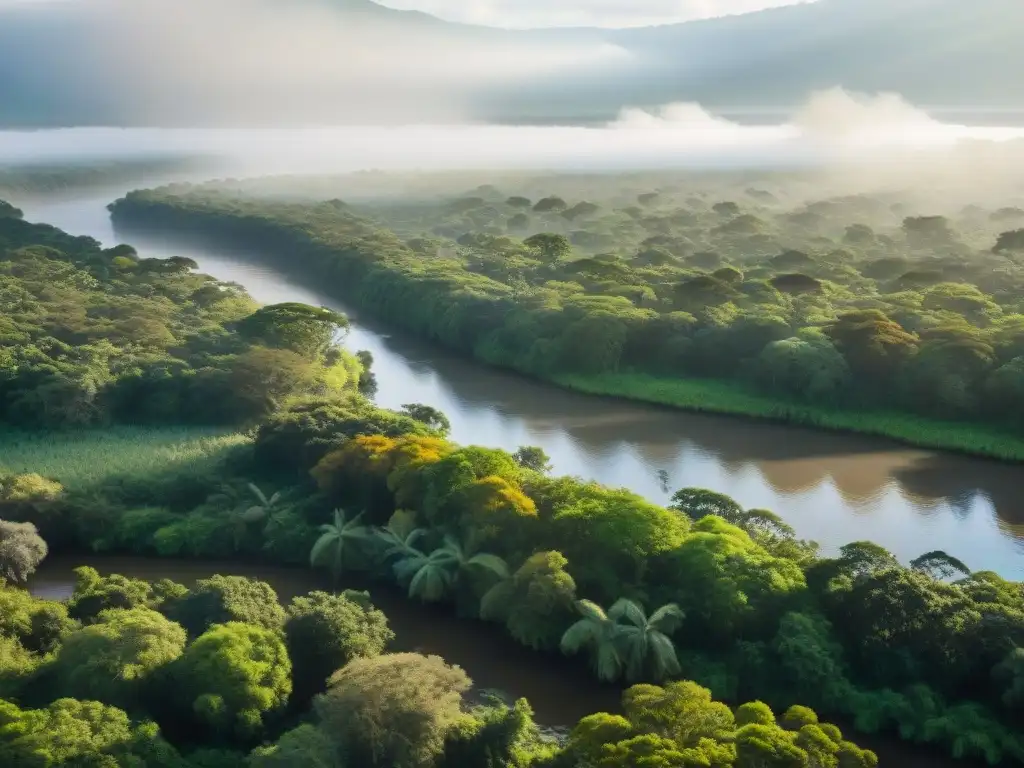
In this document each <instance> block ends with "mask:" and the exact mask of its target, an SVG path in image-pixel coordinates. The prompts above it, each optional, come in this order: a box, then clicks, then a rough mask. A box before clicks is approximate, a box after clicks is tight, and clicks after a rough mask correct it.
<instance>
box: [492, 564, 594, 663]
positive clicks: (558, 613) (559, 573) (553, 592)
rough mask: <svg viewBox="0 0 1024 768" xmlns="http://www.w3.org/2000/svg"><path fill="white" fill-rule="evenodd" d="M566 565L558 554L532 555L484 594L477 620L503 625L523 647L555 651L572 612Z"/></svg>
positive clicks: (573, 589)
mask: <svg viewBox="0 0 1024 768" xmlns="http://www.w3.org/2000/svg"><path fill="white" fill-rule="evenodd" d="M567 564H568V561H567V560H566V559H565V557H564V556H563V555H562V553H561V552H537V553H536V554H533V555H531V556H530V557H528V558H527V559H526V562H524V563H523V564H522V565H521V566H520V567H519V569H518V570H517V571H516V572H515V573H514V574H512V576H511V577H510V578H508V579H502V580H500V581H498V583H496V584H495V585H494V586H493V587H492V588H491V589H489V590H488V591H487V593H486V594H485V595H484V596H483V599H482V600H481V603H480V616H481V617H482V618H484V619H488V620H491V621H501V622H504V623H505V626H506V627H507V628H508V631H509V633H510V634H511V635H512V637H514V638H515V639H516V640H518V641H519V642H520V643H522V644H523V645H527V646H529V647H531V648H535V649H538V650H540V649H545V650H547V649H553V648H557V647H558V643H559V640H560V638H561V636H562V633H563V628H564V627H565V626H566V625H567V624H568V623H569V621H571V619H572V616H573V613H574V609H575V600H576V582H574V581H573V578H572V576H570V575H569V574H568V573H567V572H566V570H565V566H566V565H567Z"/></svg>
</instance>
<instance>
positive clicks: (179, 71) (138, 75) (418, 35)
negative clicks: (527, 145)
mask: <svg viewBox="0 0 1024 768" xmlns="http://www.w3.org/2000/svg"><path fill="white" fill-rule="evenodd" d="M0 2H3V0H0ZM31 4H34V5H39V6H40V7H42V6H46V5H49V4H48V3H42V2H41V1H40V0H35V2H33V3H31ZM193 11H194V12H193ZM48 12H49V13H51V14H52V16H53V17H57V16H58V15H59V16H61V17H62V18H68V19H71V18H74V19H77V20H78V21H77V23H78V25H79V26H77V27H75V30H76V31H75V33H74V34H73V35H72V39H71V40H70V41H68V42H69V45H68V46H67V47H64V46H59V47H60V48H61V51H62V53H64V54H65V55H66V57H69V58H70V57H72V56H77V57H78V58H77V59H76V61H78V62H80V63H79V64H77V65H74V66H73V67H72V72H71V73H70V74H74V75H77V74H79V73H83V74H82V76H83V79H84V83H83V87H82V88H80V89H79V90H81V91H82V92H88V91H90V90H92V91H97V92H102V93H106V94H113V95H114V96H115V97H116V98H119V99H121V100H122V101H123V102H124V103H128V104H130V105H131V107H130V108H131V110H132V112H133V114H142V115H143V119H144V120H147V121H151V122H159V123H166V121H167V120H168V116H174V115H175V114H178V115H186V113H189V112H191V113H193V114H200V113H201V114H212V115H214V116H215V118H214V119H215V121H216V122H218V123H233V124H236V125H238V124H247V123H250V122H253V121H259V122H263V123H265V122H267V121H268V119H271V118H274V117H276V118H277V119H278V120H280V119H281V117H282V116H284V117H287V116H294V117H295V120H296V121H298V122H310V121H315V122H319V123H326V122H347V121H349V120H351V119H353V118H356V117H358V118H359V119H361V120H363V121H367V120H375V121H384V122H386V121H389V120H408V119H415V120H449V121H450V120H457V119H459V118H460V117H464V116H466V114H467V113H468V112H469V111H470V110H469V107H468V106H467V103H468V102H469V101H470V100H471V98H472V94H474V93H477V92H480V91H482V90H486V89H491V90H494V89H496V88H502V87H512V88H514V87H516V86H518V85H519V84H520V83H522V82H525V81H526V80H529V79H531V78H533V79H543V78H545V77H547V76H550V75H553V74H556V73H557V74H558V75H560V76H565V75H569V76H571V75H572V74H573V73H574V72H577V73H591V72H600V71H602V68H603V67H605V66H606V65H607V66H608V67H611V66H614V65H616V64H617V63H621V62H622V61H623V60H624V59H626V58H628V54H627V53H626V52H625V51H624V50H623V49H621V48H618V47H617V46H614V45H611V44H609V43H605V42H603V41H599V40H591V41H586V42H583V41H581V42H574V41H560V40H551V41H549V40H543V41H539V42H534V41H532V40H531V39H527V38H520V37H513V36H510V35H507V34H504V33H500V32H496V31H495V32H491V33H481V34H474V35H466V34H461V33H460V31H459V30H458V29H454V30H453V29H451V28H450V27H447V26H445V25H433V24H430V23H422V24H421V23H417V21H416V20H414V19H413V20H406V19H404V18H402V19H398V20H395V19H393V18H392V16H391V15H390V14H379V15H378V14H367V15H356V16H342V15H339V14H338V13H337V9H336V6H332V3H330V2H326V1H325V2H287V3H285V2H279V0H216V2H210V3H203V4H201V5H200V4H198V3H197V4H196V8H195V9H190V12H188V13H184V12H183V11H182V5H181V2H180V0H145V1H144V2H140V1H139V0H68V2H67V4H66V5H64V6H62V7H59V8H56V7H53V6H51V9H50V10H49V11H48ZM76 47H77V49H78V50H77V51H75V50H74V49H75V48H76ZM268 116H269V117H268ZM188 120H189V118H188V117H187V116H185V117H184V118H183V119H182V120H181V122H187V121H188Z"/></svg>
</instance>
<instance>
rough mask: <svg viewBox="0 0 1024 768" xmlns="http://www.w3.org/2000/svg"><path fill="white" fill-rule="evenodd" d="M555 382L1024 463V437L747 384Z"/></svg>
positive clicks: (599, 378)
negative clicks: (840, 405)
mask: <svg viewBox="0 0 1024 768" xmlns="http://www.w3.org/2000/svg"><path fill="white" fill-rule="evenodd" d="M552 381H554V382H555V383H556V384H559V385H561V386H563V387H567V388H569V389H573V390H576V391H578V392H584V393H587V394H592V395H609V396H612V397H621V398H625V399H628V400H636V401H640V402H645V403H657V404H659V405H669V406H673V407H676V408H682V409H685V410H688V411H700V412H706V413H726V414H734V415H738V416H752V417H756V418H763V419H772V420H775V421H784V422H788V423H791V424H800V425H804V426H812V427H821V428H824V429H832V430H837V431H845V432H858V433H861V434H865V435H879V436H882V437H888V438H891V439H893V440H898V441H899V442H902V443H907V444H909V445H915V446H919V447H922V448H938V449H942V450H948V451H957V452H961V453H971V454H977V455H981V456H989V457H992V458H997V459H1004V460H1008V461H1024V438H1020V437H1016V436H1014V435H1009V434H1006V433H1004V432H1000V431H998V430H996V429H993V428H992V427H989V426H984V425H978V424H969V423H964V422H957V421H939V420H936V419H926V418H923V417H920V416H914V415H910V414H905V413H895V412H891V411H853V410H840V409H836V408H828V407H824V406H814V405H805V404H798V403H792V402H787V401H785V400H780V399H778V398H773V397H770V396H766V395H761V394H757V393H754V392H751V391H750V390H748V389H746V388H745V387H743V385H742V384H738V383H733V382H727V381H717V380H707V379H675V378H661V377H658V376H649V375H647V374H640V373H608V374H598V375H579V374H564V375H559V376H555V377H553V378H552Z"/></svg>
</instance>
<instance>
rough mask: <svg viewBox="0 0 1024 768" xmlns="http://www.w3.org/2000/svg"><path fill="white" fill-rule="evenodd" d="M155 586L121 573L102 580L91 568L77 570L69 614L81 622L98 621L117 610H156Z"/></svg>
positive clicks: (82, 567)
mask: <svg viewBox="0 0 1024 768" xmlns="http://www.w3.org/2000/svg"><path fill="white" fill-rule="evenodd" d="M158 604H159V600H158V598H157V595H156V593H155V592H154V591H153V585H152V584H150V583H149V582H148V581H144V580H143V579H131V578H128V577H125V576H122V575H121V574H119V573H113V574H110V575H109V576H101V575H100V574H99V571H97V570H96V569H95V568H92V567H90V566H80V567H78V568H75V589H74V592H72V594H71V599H70V600H69V601H68V613H69V615H70V616H71V618H73V619H78V620H79V621H84V622H91V621H94V620H95V619H96V618H97V617H98V616H99V615H100V613H102V612H103V611H107V610H110V609H114V608H123V609H128V608H137V607H156V605H158Z"/></svg>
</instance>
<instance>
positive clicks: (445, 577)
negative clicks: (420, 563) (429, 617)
mask: <svg viewBox="0 0 1024 768" xmlns="http://www.w3.org/2000/svg"><path fill="white" fill-rule="evenodd" d="M450 583H451V576H450V574H449V573H448V571H446V570H445V569H444V568H439V567H436V566H434V565H431V564H427V565H425V566H424V567H422V568H420V569H419V571H417V573H416V575H415V576H413V579H412V581H411V582H410V583H409V597H418V598H420V599H421V600H425V601H430V602H433V601H436V600H440V599H441V598H442V597H444V593H445V592H446V591H447V589H448V586H449V584H450Z"/></svg>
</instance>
